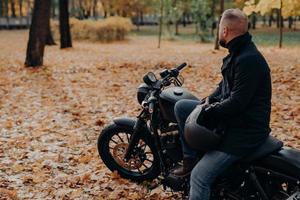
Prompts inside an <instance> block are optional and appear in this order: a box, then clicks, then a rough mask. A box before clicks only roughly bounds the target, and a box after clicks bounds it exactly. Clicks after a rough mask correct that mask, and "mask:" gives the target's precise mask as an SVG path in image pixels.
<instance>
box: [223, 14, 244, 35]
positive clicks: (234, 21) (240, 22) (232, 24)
mask: <svg viewBox="0 0 300 200" xmlns="http://www.w3.org/2000/svg"><path fill="white" fill-rule="evenodd" d="M222 20H223V23H225V24H226V26H227V27H228V29H229V30H230V31H232V32H235V33H236V34H244V33H246V32H247V31H248V17H247V15H246V14H245V13H244V12H243V11H241V10H240V9H238V8H231V9H227V10H225V11H224V12H223V14H222Z"/></svg>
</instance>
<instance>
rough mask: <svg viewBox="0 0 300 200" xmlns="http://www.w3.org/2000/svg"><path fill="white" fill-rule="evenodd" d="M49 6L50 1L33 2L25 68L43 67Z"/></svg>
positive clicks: (37, 0)
mask: <svg viewBox="0 0 300 200" xmlns="http://www.w3.org/2000/svg"><path fill="white" fill-rule="evenodd" d="M50 5H51V1H50V0H43V1H41V0H35V1H34V7H33V15H32V22H31V26H30V31H29V40H28V44H27V53H26V60H25V66H26V67H30V66H31V67H38V66H41V65H43V57H44V50H45V44H46V39H47V34H48V27H49V19H50Z"/></svg>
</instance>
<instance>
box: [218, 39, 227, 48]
mask: <svg viewBox="0 0 300 200" xmlns="http://www.w3.org/2000/svg"><path fill="white" fill-rule="evenodd" d="M219 45H220V46H221V47H223V48H225V47H226V41H225V40H224V39H220V40H219Z"/></svg>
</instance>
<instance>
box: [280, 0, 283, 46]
mask: <svg viewBox="0 0 300 200" xmlns="http://www.w3.org/2000/svg"><path fill="white" fill-rule="evenodd" d="M279 18H280V24H281V25H282V23H283V22H282V21H283V17H282V0H280V9H279ZM282 28H283V27H282V26H280V28H279V48H281V47H282Z"/></svg>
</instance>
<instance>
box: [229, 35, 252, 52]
mask: <svg viewBox="0 0 300 200" xmlns="http://www.w3.org/2000/svg"><path fill="white" fill-rule="evenodd" d="M251 39H252V36H251V35H250V33H249V32H247V33H245V34H243V35H240V36H237V37H235V38H233V39H232V40H231V41H230V42H228V44H227V45H226V47H225V48H227V49H228V50H229V53H230V54H232V53H236V52H238V51H239V50H240V49H241V48H242V47H244V46H245V45H246V44H248V43H250V42H251Z"/></svg>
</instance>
